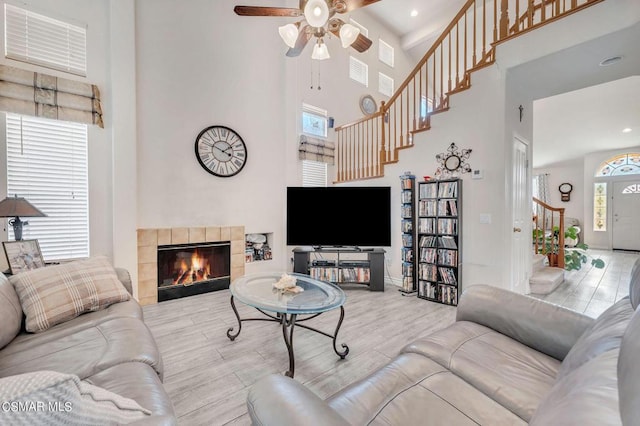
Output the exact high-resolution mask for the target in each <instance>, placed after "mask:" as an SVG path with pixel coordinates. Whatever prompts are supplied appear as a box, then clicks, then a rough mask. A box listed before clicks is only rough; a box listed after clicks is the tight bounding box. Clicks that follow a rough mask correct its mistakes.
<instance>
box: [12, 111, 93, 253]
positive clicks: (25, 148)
mask: <svg viewBox="0 0 640 426" xmlns="http://www.w3.org/2000/svg"><path fill="white" fill-rule="evenodd" d="M6 127H7V195H8V196H13V195H17V196H19V197H24V198H26V199H27V200H28V201H29V202H30V203H31V204H33V205H34V206H36V207H37V208H38V209H40V210H41V211H42V212H43V213H45V214H46V215H47V217H30V218H22V219H23V220H28V221H29V225H27V226H25V227H24V231H23V239H25V240H26V239H38V242H39V243H40V249H41V250H42V255H43V257H44V259H45V261H48V262H49V261H54V260H64V259H74V258H82V257H88V256H89V197H88V195H89V194H88V170H87V126H86V125H85V124H78V123H70V122H63V121H57V120H47V119H43V118H37V117H29V116H20V115H15V114H7V118H6ZM8 228H9V239H14V236H13V228H12V227H8Z"/></svg>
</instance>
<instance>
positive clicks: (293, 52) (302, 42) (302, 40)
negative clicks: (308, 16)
mask: <svg viewBox="0 0 640 426" xmlns="http://www.w3.org/2000/svg"><path fill="white" fill-rule="evenodd" d="M308 30H309V26H308V25H305V26H304V27H302V28H300V32H299V33H298V38H297V39H296V45H295V46H294V47H292V48H290V49H289V50H287V56H288V57H290V58H294V57H296V56H298V55H300V53H302V51H303V50H304V48H305V46H306V45H307V43H308V42H309V40H310V39H311V36H312V33H311V31H308Z"/></svg>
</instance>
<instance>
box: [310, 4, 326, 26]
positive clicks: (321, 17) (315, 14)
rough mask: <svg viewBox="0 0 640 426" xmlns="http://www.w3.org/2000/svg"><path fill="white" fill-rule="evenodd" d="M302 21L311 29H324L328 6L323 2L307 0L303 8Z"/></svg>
mask: <svg viewBox="0 0 640 426" xmlns="http://www.w3.org/2000/svg"><path fill="white" fill-rule="evenodd" d="M304 19H306V20H307V23H309V25H311V26H312V27H316V28H320V27H324V24H326V23H327V20H328V19H329V6H327V2H326V1H325V0H309V1H308V2H307V4H306V5H305V7H304Z"/></svg>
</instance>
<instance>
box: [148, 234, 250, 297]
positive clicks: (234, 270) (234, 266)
mask: <svg viewBox="0 0 640 426" xmlns="http://www.w3.org/2000/svg"><path fill="white" fill-rule="evenodd" d="M244 239H245V236H244V226H201V227H181V228H144V229H138V301H139V302H140V304H141V305H152V304H155V303H158V254H157V250H158V246H165V245H173V244H189V243H204V242H212V243H213V242H218V241H230V242H231V281H233V280H234V279H236V278H238V277H241V276H242V275H244V266H245V261H244V246H245V241H244Z"/></svg>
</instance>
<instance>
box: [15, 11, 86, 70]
mask: <svg viewBox="0 0 640 426" xmlns="http://www.w3.org/2000/svg"><path fill="white" fill-rule="evenodd" d="M4 40H5V47H4V49H5V52H4V55H5V57H6V58H9V59H15V60H17V61H22V62H28V63H30V64H35V65H41V66H44V67H48V68H53V69H57V70H61V71H66V72H69V73H72V74H78V75H81V76H86V75H87V29H86V25H85V26H79V25H74V24H71V23H68V22H63V21H59V20H57V19H52V18H50V17H48V16H45V15H40V14H38V13H34V12H31V11H29V10H26V9H22V8H20V7H17V6H13V5H10V4H7V3H5V5H4Z"/></svg>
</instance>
